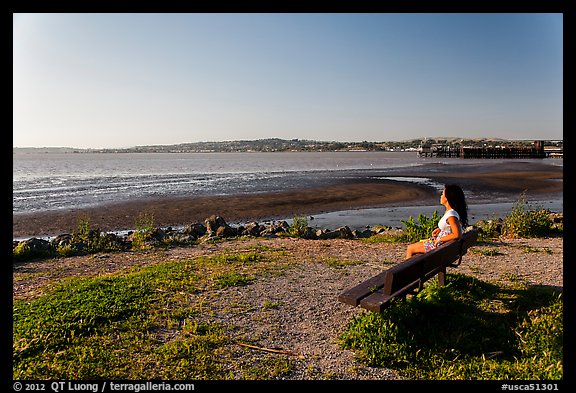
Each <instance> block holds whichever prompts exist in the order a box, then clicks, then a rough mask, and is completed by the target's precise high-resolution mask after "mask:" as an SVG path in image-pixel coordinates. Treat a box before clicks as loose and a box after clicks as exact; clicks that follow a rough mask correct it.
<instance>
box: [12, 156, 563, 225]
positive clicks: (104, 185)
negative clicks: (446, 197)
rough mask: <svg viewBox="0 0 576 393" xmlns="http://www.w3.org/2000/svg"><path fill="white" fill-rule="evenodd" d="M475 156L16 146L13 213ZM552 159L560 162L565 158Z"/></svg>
mask: <svg viewBox="0 0 576 393" xmlns="http://www.w3.org/2000/svg"><path fill="white" fill-rule="evenodd" d="M475 161H476V160H466V161H463V160H455V159H436V158H434V159H432V158H427V159H423V158H418V157H416V153H414V152H402V153H400V152H338V153H335V152H326V153H182V154H179V153H118V154H115V153H106V154H96V153H76V154H73V153H16V154H14V155H13V213H14V214H17V213H24V212H34V211H45V210H53V209H63V208H78V207H88V206H94V205H98V204H103V203H107V202H114V201H119V200H128V199H134V198H141V197H159V196H167V195H169V196H179V195H227V194H237V193H253V192H262V191H282V190H287V189H290V188H297V187H302V186H311V185H321V184H329V183H331V182H334V181H337V180H338V179H343V178H350V177H354V178H358V177H362V176H366V177H368V176H370V177H374V176H382V177H394V172H395V171H399V170H401V169H402V168H407V167H415V166H418V165H422V164H425V163H431V162H439V163H445V164H447V165H474V164H475ZM549 161H550V163H551V165H562V162H561V161H562V160H549ZM483 163H485V161H483ZM424 175H425V174H424ZM398 180H403V181H415V180H417V179H401V178H398Z"/></svg>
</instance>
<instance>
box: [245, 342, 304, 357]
mask: <svg viewBox="0 0 576 393" xmlns="http://www.w3.org/2000/svg"><path fill="white" fill-rule="evenodd" d="M236 344H238V345H241V346H243V347H247V348H252V349H258V350H260V351H265V352H272V353H282V354H284V355H297V353H295V352H292V351H289V350H287V349H275V348H265V347H257V346H256V345H250V344H246V343H242V342H239V341H237V342H236Z"/></svg>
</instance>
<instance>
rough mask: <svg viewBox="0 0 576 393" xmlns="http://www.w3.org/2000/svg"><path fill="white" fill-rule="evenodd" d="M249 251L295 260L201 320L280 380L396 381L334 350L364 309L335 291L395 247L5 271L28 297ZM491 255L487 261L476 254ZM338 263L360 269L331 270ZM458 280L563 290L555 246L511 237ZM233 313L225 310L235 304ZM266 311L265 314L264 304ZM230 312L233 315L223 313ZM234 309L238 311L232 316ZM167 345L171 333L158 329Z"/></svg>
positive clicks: (135, 256)
mask: <svg viewBox="0 0 576 393" xmlns="http://www.w3.org/2000/svg"><path fill="white" fill-rule="evenodd" d="M255 244H261V245H266V246H268V247H272V248H276V249H284V250H285V252H286V256H287V257H289V258H292V259H293V260H294V261H296V262H297V263H295V264H293V267H291V268H290V269H289V270H288V271H286V273H285V274H283V275H280V276H273V277H267V278H261V279H258V280H256V281H255V282H254V283H252V284H251V285H248V286H243V287H229V288H225V289H223V290H220V291H219V292H215V293H213V295H212V296H214V299H215V300H217V301H214V302H209V304H210V306H209V307H210V311H211V313H207V315H210V316H209V317H208V318H210V319H213V320H215V321H218V322H220V323H225V324H229V325H230V326H234V327H235V328H234V329H235V330H234V334H235V337H237V339H238V341H241V342H246V343H248V342H249V343H251V344H253V345H256V346H257V347H260V348H269V349H270V348H272V349H277V350H282V351H286V352H287V353H283V354H277V355H274V356H285V357H287V358H289V359H290V360H292V361H293V362H294V363H295V364H296V367H295V369H294V372H293V373H291V374H290V375H289V376H287V379H294V380H309V379H319V380H325V379H358V380H360V379H365V380H393V379H400V377H399V376H398V375H396V374H395V373H394V372H393V371H392V370H388V369H383V368H371V367H366V366H364V365H363V364H361V363H360V362H358V361H356V360H355V357H354V353H353V352H351V351H348V350H343V349H342V348H340V347H339V345H338V342H337V338H338V336H339V335H340V333H341V332H342V331H343V329H344V328H345V327H346V325H347V324H348V323H349V321H350V320H351V319H352V317H353V316H355V315H359V314H361V313H364V312H366V311H364V310H362V309H360V308H353V307H351V306H349V305H346V304H343V303H340V302H338V300H337V297H338V295H339V294H340V292H342V291H343V290H345V289H347V288H349V287H351V286H353V285H356V284H357V283H359V282H361V281H363V280H365V279H367V278H369V277H371V276H373V275H375V274H377V273H379V272H381V271H382V270H383V269H385V268H387V267H388V266H390V265H391V264H394V263H398V262H401V261H402V260H403V259H404V255H405V245H402V244H400V245H399V244H385V243H381V244H367V243H364V242H362V241H359V240H340V239H338V240H304V239H290V238H276V239H268V240H264V239H249V240H236V241H229V242H223V243H218V244H200V245H198V246H194V247H187V248H174V249H171V250H168V251H162V252H149V253H129V252H126V253H118V254H106V255H103V256H96V257H95V256H84V257H72V258H66V259H61V260H50V261H41V262H29V263H18V264H14V269H13V278H14V285H13V297H14V298H15V299H24V298H33V297H36V296H38V295H39V294H41V293H42V291H43V290H44V288H46V285H47V284H50V283H52V282H55V281H58V280H60V279H62V278H64V277H68V276H78V275H81V276H92V275H98V274H104V273H107V272H114V271H118V270H122V269H127V268H130V267H134V266H138V265H148V264H154V263H160V262H162V261H166V260H169V259H180V258H192V257H195V256H199V255H209V254H212V253H214V252H219V251H223V250H229V251H233V250H240V249H245V248H246V247H250V246H252V245H255ZM490 250H495V251H497V252H498V253H500V255H496V256H487V255H484V254H482V253H481V252H479V251H490ZM330 258H337V259H338V260H339V261H363V263H361V264H348V265H345V266H338V267H335V266H330V265H329V264H327V263H326V261H327V260H329V259H330ZM453 272H458V273H463V274H467V275H471V276H474V277H477V278H479V279H481V280H483V281H490V282H506V281H509V280H510V279H511V277H516V278H517V279H522V280H525V281H526V282H527V283H528V284H530V285H546V286H554V287H558V288H562V286H563V239H562V238H544V239H514V240H505V241H500V242H494V243H484V244H482V245H479V246H476V247H473V248H472V249H471V250H470V252H469V253H468V254H467V255H466V256H465V257H464V258H463V261H462V265H461V266H460V267H458V268H453V269H449V270H448V273H453ZM238 304H240V305H242V307H233V306H234V305H238ZM270 304H274V305H275V306H274V307H265V305H270ZM231 310H232V311H231ZM234 310H238V311H234ZM165 333H166V337H167V339H169V337H174V336H175V335H177V334H178V332H177V331H173V332H165ZM265 355H269V352H267V351H264V350H262V349H255V348H246V347H241V346H238V356H241V357H245V359H248V358H250V357H252V358H257V357H262V356H265Z"/></svg>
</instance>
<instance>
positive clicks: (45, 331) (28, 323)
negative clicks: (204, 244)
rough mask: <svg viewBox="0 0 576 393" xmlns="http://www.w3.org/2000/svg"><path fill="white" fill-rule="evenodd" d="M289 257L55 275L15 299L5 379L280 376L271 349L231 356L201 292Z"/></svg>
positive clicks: (252, 255)
mask: <svg viewBox="0 0 576 393" xmlns="http://www.w3.org/2000/svg"><path fill="white" fill-rule="evenodd" d="M278 254H282V251H279V252H278ZM290 263H291V262H290V261H289V260H287V259H286V258H279V257H278V255H277V251H275V250H272V249H266V250H264V251H261V252H256V251H252V250H248V251H243V252H239V253H237V254H232V253H222V254H216V255H212V256H210V257H199V258H195V259H184V260H176V261H170V262H165V263H161V264H157V265H152V266H146V267H140V268H135V269H132V270H130V271H124V272H121V273H117V274H115V275H108V276H99V277H94V278H85V277H84V278H73V279H66V280H63V281H62V282H60V283H59V284H57V285H55V286H54V287H52V289H51V290H49V291H48V292H46V293H45V294H43V295H42V296H39V297H37V298H35V299H33V300H26V301H24V300H20V301H14V307H13V378H14V379H18V380H22V379H68V380H76V379H126V380H140V379H180V380H186V379H196V380H207V379H214V380H223V379H230V378H234V379H275V378H280V377H282V375H284V374H286V373H288V372H289V371H290V370H291V363H290V362H289V361H287V359H284V358H282V357H279V356H278V355H273V354H265V355H262V356H260V357H258V359H255V360H253V361H252V360H250V361H247V360H237V359H236V358H237V353H238V351H242V350H244V349H242V348H239V347H238V346H237V345H235V344H234V337H233V336H234V331H235V329H237V327H234V326H224V325H220V324H218V323H215V322H212V321H210V320H209V319H208V320H206V316H209V315H210V314H211V311H210V307H211V305H210V304H207V303H206V298H210V297H213V298H218V297H219V296H220V295H219V294H218V292H217V291H218V290H221V289H222V288H225V287H229V286H238V285H249V284H250V283H251V282H253V281H254V280H256V279H258V277H262V276H266V275H267V274H269V273H270V272H273V273H275V274H276V273H277V272H278V271H279V270H281V269H284V268H286V267H287V266H288V265H289V264H290ZM272 306H277V305H271V308H273V307H272ZM240 311H242V310H240ZM244 311H246V310H244Z"/></svg>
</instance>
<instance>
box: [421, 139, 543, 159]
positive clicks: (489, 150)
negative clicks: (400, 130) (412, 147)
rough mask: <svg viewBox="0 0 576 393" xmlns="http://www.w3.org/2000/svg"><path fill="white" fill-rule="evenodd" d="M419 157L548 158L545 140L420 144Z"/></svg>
mask: <svg viewBox="0 0 576 393" xmlns="http://www.w3.org/2000/svg"><path fill="white" fill-rule="evenodd" d="M417 154H418V157H438V158H546V157H548V154H547V153H546V151H545V150H544V141H535V142H534V143H533V145H532V146H519V147H510V146H460V147H452V146H447V145H430V146H420V147H419V148H418V151H417Z"/></svg>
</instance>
